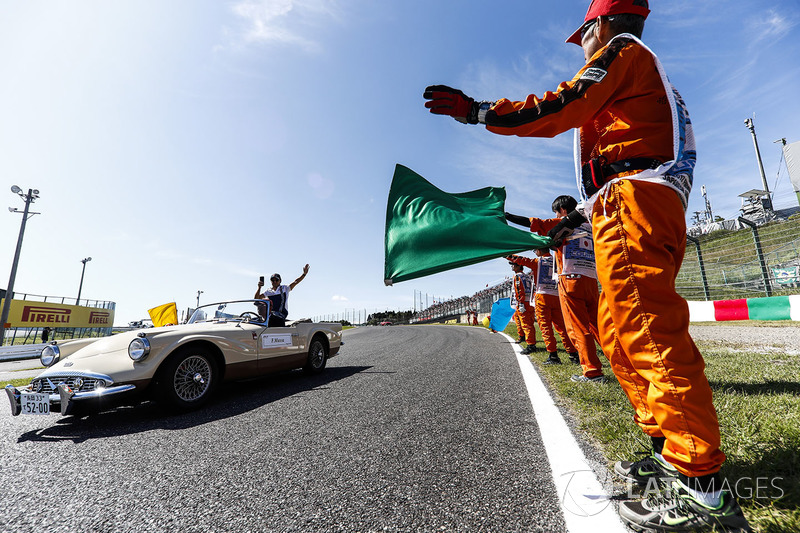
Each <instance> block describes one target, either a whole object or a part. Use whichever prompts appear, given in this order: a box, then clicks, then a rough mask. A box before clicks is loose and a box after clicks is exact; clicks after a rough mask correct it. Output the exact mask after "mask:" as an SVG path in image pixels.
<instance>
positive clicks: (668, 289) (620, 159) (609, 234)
mask: <svg viewBox="0 0 800 533" xmlns="http://www.w3.org/2000/svg"><path fill="white" fill-rule="evenodd" d="M478 120H479V121H480V122H482V123H485V124H486V127H487V129H488V130H489V131H492V132H494V133H498V134H503V135H518V136H535V137H552V136H555V135H557V134H559V133H562V132H565V131H567V130H569V129H571V128H578V131H577V132H576V136H575V162H576V165H575V166H576V174H577V181H578V187H579V189H580V191H581V198H582V200H583V201H584V207H585V212H586V215H587V217H589V218H590V219H591V223H592V232H593V236H594V244H595V255H596V258H597V273H598V280H599V282H600V284H601V285H602V287H603V294H602V297H601V299H600V306H599V307H600V309H599V316H598V324H599V329H600V337H601V345H602V347H603V351H604V352H605V354H606V355H607V356H608V357H609V360H610V361H611V366H612V368H613V370H614V373H615V375H616V376H617V378H618V379H619V382H620V384H621V385H622V387H623V389H624V390H625V393H626V395H627V396H628V399H629V400H630V402H631V404H632V405H633V408H634V419H635V421H636V422H637V423H638V424H639V426H640V427H641V428H642V429H643V431H644V432H645V433H646V434H647V435H650V436H651V437H652V438H653V443H654V446H656V443H657V442H661V443H663V450H662V452H661V453H662V454H663V456H664V458H665V459H666V460H667V461H669V462H670V463H671V464H672V465H674V466H675V467H676V468H677V469H678V471H679V472H680V473H682V474H683V475H685V476H690V477H698V476H705V475H711V474H714V473H715V472H718V471H719V468H720V466H721V464H722V463H723V461H724V460H725V455H724V454H723V453H722V451H721V450H720V449H719V446H720V435H719V422H718V420H717V414H716V411H715V409H714V406H713V404H712V396H711V388H710V386H709V384H708V380H707V379H706V376H705V372H704V369H705V363H704V361H703V358H702V356H701V355H700V352H699V351H698V349H697V347H696V346H695V344H694V342H693V341H692V339H691V337H690V335H689V310H688V305H687V304H686V301H685V300H684V299H683V298H681V297H680V295H678V294H677V292H676V291H675V278H676V276H677V274H678V271H679V269H680V266H681V262H682V261H683V254H684V251H685V247H686V221H685V210H686V207H687V203H688V196H689V192H690V191H691V186H692V175H693V171H694V166H695V162H696V153H695V146H694V134H693V132H692V125H691V121H690V119H689V115H688V112H687V111H686V107H685V105H684V102H683V100H682V98H681V96H680V95H679V94H678V92H677V91H676V90H675V89H674V87H672V85H671V84H670V82H669V80H668V79H667V77H666V74H665V73H664V69H663V67H662V65H661V63H660V61H659V60H658V58H657V57H656V56H655V54H654V53H653V52H652V51H650V49H649V48H647V47H646V46H645V45H644V43H642V42H641V41H640V40H639V39H637V38H636V37H634V36H633V35H630V34H621V35H617V36H615V37H614V38H612V39H611V41H610V42H609V43H608V44H607V45H606V46H604V47H603V48H601V49H600V50H598V51H597V52H596V53H595V54H594V55H593V56H592V57H591V58H590V59H589V61H588V63H587V64H586V65H585V66H584V67H583V68H581V69H580V71H579V72H578V73H577V74H576V75H575V77H573V79H572V80H570V81H568V82H564V83H562V84H561V85H559V87H558V89H557V90H556V91H555V92H547V93H545V94H544V95H543V96H542V97H537V96H534V95H531V96H528V97H527V98H526V99H525V100H524V101H511V100H507V99H502V100H499V101H497V102H496V103H495V104H493V105H492V106H491V107H490V108H489V109H488V110H486V111H482V112H481V113H479V115H478ZM573 340H574V339H573ZM657 451H658V450H657Z"/></svg>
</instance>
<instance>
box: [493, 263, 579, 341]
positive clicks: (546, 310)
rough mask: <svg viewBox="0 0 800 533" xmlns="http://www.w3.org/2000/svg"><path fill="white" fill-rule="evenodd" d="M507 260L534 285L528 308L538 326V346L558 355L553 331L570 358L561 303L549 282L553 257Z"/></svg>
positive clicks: (552, 284)
mask: <svg viewBox="0 0 800 533" xmlns="http://www.w3.org/2000/svg"><path fill="white" fill-rule="evenodd" d="M507 259H508V260H509V261H514V262H515V263H517V264H518V265H522V266H526V267H528V268H530V269H531V275H532V276H533V285H534V293H533V298H531V305H532V306H533V308H534V309H535V310H536V323H537V324H539V331H541V333H542V342H544V347H545V349H546V350H547V351H548V352H549V353H554V352H557V351H558V347H557V344H556V336H555V334H554V333H553V330H555V331H556V332H557V333H558V335H559V336H560V337H561V342H562V344H563V345H564V350H566V352H567V354H569V355H570V356H572V355H573V354H576V353H577V349H576V348H575V345H574V344H573V343H572V341H571V340H570V338H569V335H568V334H567V327H566V325H565V324H564V315H563V314H562V312H561V300H560V299H559V296H558V284H557V282H555V281H553V279H552V275H553V268H554V266H553V256H551V255H549V254H548V255H543V256H540V257H535V258H531V257H525V256H522V255H512V256H509V257H508V258H507Z"/></svg>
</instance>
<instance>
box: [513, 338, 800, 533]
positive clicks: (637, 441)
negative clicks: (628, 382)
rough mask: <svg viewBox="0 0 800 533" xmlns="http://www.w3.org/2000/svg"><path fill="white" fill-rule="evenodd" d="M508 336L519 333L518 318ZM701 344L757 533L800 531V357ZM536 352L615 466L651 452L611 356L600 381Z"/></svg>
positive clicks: (736, 478)
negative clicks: (582, 377) (578, 377)
mask: <svg viewBox="0 0 800 533" xmlns="http://www.w3.org/2000/svg"><path fill="white" fill-rule="evenodd" d="M505 333H507V334H508V335H510V336H511V337H514V338H518V337H517V332H516V327H515V326H514V324H513V323H512V324H510V326H509V327H508V328H506V330H505ZM539 338H540V339H541V337H539ZM539 345H540V347H541V341H540V342H539ZM697 345H698V347H699V348H700V351H701V352H702V353H703V356H704V358H705V360H706V365H707V366H706V376H707V377H708V380H709V383H710V384H711V387H712V389H713V391H714V405H715V407H716V409H717V416H718V418H719V423H720V430H721V436H722V450H723V451H724V452H725V453H726V455H727V461H726V462H725V464H724V465H723V467H722V471H721V474H722V475H723V477H725V478H726V479H727V481H728V483H729V485H730V486H731V488H732V489H733V490H734V491H735V492H736V494H737V496H738V497H739V502H740V504H741V506H742V508H743V509H744V512H745V514H746V516H747V518H748V520H749V521H750V524H751V525H752V526H753V528H754V529H755V530H756V531H760V532H762V533H790V532H791V533H796V532H798V531H800V382H798V379H797V368H798V366H800V355H797V354H795V355H788V354H787V355H782V356H781V357H780V358H778V359H776V357H775V354H774V353H772V354H768V353H754V352H752V351H748V350H742V351H736V350H739V349H740V348H741V347H739V346H736V345H734V344H731V345H729V346H727V347H724V348H721V347H720V346H719V345H715V344H713V343H703V342H698V343H697ZM559 352H560V356H561V359H562V360H563V361H568V360H569V359H568V358H567V357H566V354H565V353H564V350H563V347H562V346H560V345H559ZM530 357H531V360H532V361H533V363H534V365H535V366H536V368H537V370H538V372H539V374H540V375H541V376H542V378H543V379H544V380H545V382H546V383H547V384H548V387H549V388H550V390H551V391H552V392H553V394H554V396H555V398H556V402H557V403H558V404H559V405H561V406H562V407H564V408H565V409H567V410H568V411H569V412H570V413H571V414H572V415H573V417H574V419H575V420H576V421H577V424H578V429H579V430H580V431H581V432H582V434H583V436H584V438H588V439H589V440H590V441H591V442H592V443H594V444H595V445H596V446H597V447H598V448H599V449H600V451H601V452H602V453H603V455H604V456H605V458H606V461H607V463H608V467H609V468H613V463H614V462H615V461H618V460H631V459H636V458H638V457H636V456H635V452H637V451H644V450H648V449H649V447H650V440H649V438H647V437H646V436H645V435H644V434H643V433H642V431H641V430H640V429H639V427H638V426H637V425H636V424H634V422H633V409H632V407H631V405H630V403H629V402H628V399H627V398H626V397H625V394H624V393H623V391H622V388H621V387H620V385H619V383H618V382H617V381H616V380H615V379H613V373H612V372H611V369H610V368H609V367H608V361H607V360H604V369H605V373H606V375H608V376H609V377H610V378H611V379H610V380H609V382H608V383H606V384H604V385H596V384H580V383H573V382H571V381H569V377H570V376H571V375H572V374H576V373H579V372H580V370H579V368H578V367H576V366H574V365H570V364H563V365H558V366H544V365H542V364H541V362H542V361H543V360H544V359H545V358H546V353H545V352H544V351H540V352H535V353H534V354H533V355H531V356H530Z"/></svg>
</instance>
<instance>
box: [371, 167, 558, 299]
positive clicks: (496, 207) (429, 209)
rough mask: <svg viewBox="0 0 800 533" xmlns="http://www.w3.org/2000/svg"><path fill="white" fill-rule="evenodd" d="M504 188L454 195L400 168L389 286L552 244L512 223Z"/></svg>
mask: <svg viewBox="0 0 800 533" xmlns="http://www.w3.org/2000/svg"><path fill="white" fill-rule="evenodd" d="M505 200H506V190H505V189H504V188H503V187H485V188H483V189H478V190H477V191H469V192H465V193H460V194H449V193H446V192H444V191H442V190H439V189H437V188H436V187H434V186H433V184H431V183H430V182H429V181H427V180H426V179H425V178H423V177H422V176H420V175H418V174H416V173H415V172H413V171H412V170H410V169H408V168H406V167H404V166H402V165H397V166H396V167H395V170H394V178H393V179H392V186H391V188H390V189H389V202H388V204H387V206H386V241H385V245H386V249H385V259H384V275H383V278H384V283H386V285H391V284H392V283H397V282H400V281H406V280H409V279H414V278H421V277H423V276H429V275H431V274H436V273H437V272H444V271H445V270H451V269H453V268H458V267H462V266H467V265H473V264H475V263H480V262H482V261H487V260H489V259H494V258H496V257H504V256H507V255H510V254H515V253H518V252H522V251H525V250H533V249H535V248H547V247H548V246H549V245H550V243H551V240H550V238H549V237H541V236H539V235H536V234H534V233H531V232H529V231H523V230H519V229H516V228H512V227H511V226H509V225H508V224H507V223H506V218H505V214H504V211H505V209H504V205H505Z"/></svg>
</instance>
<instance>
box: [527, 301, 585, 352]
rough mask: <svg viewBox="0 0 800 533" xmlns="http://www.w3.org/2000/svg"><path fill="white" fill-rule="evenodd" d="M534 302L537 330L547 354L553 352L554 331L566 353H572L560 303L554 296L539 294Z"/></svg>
mask: <svg viewBox="0 0 800 533" xmlns="http://www.w3.org/2000/svg"><path fill="white" fill-rule="evenodd" d="M534 298H535V301H536V321H537V322H538V323H539V330H540V331H541V332H542V342H544V347H545V349H546V350H547V351H548V352H555V351H556V349H557V346H556V336H555V334H554V333H553V330H556V331H557V332H558V334H559V336H560V337H561V342H562V343H563V344H564V349H565V350H566V351H567V353H574V352H575V351H577V350H575V345H574V344H572V341H571V340H570V339H569V335H567V327H566V326H565V325H564V315H562V314H561V301H560V300H559V298H558V296H556V295H555V294H540V293H537V294H536V295H535V296H534Z"/></svg>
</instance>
